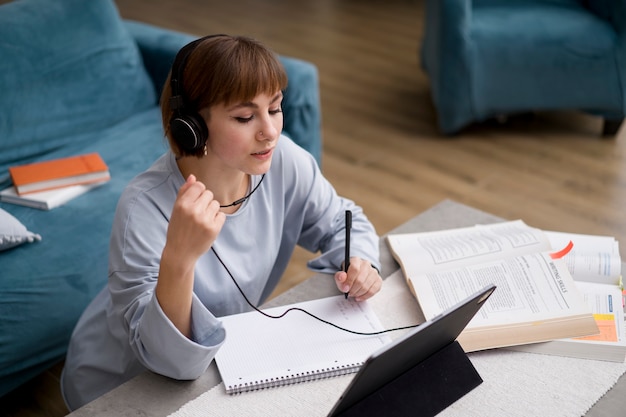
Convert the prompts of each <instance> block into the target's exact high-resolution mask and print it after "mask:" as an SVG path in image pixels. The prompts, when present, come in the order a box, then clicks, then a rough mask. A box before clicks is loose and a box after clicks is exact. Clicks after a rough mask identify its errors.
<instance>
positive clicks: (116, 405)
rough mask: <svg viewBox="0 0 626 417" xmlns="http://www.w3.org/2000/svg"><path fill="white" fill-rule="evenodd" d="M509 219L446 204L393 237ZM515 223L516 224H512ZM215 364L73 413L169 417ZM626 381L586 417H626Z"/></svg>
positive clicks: (324, 286)
mask: <svg viewBox="0 0 626 417" xmlns="http://www.w3.org/2000/svg"><path fill="white" fill-rule="evenodd" d="M502 220H504V219H501V218H498V217H496V216H493V215H491V214H488V213H485V212H482V211H479V210H476V209H474V208H471V207H468V206H465V205H463V204H459V203H456V202H453V201H450V200H445V201H443V202H441V203H439V204H437V205H435V206H433V207H432V208H430V209H428V210H427V211H425V212H424V213H422V214H420V215H418V216H416V217H414V218H413V219H411V220H409V221H408V222H406V223H404V224H403V225H401V226H399V227H398V228H396V229H394V230H392V231H391V232H390V233H405V232H425V231H434V230H441V229H449V228H454V227H465V226H473V225H475V224H477V223H494V222H498V221H502ZM507 220H514V219H507ZM380 248H381V263H382V271H381V275H382V276H383V277H386V276H388V275H389V274H391V273H392V272H394V271H395V270H396V269H398V267H399V266H398V264H397V263H396V262H395V261H394V259H393V257H392V256H391V253H390V252H389V250H388V248H387V246H386V244H385V243H384V241H383V239H381V246H380ZM336 294H337V289H336V287H335V285H334V282H333V280H332V278H331V277H329V276H324V275H314V276H312V277H311V278H310V279H308V280H307V281H305V282H303V283H301V284H299V285H297V286H295V287H294V288H292V289H290V290H289V291H287V292H285V293H283V294H281V295H280V296H278V297H276V298H275V299H273V300H272V301H271V302H269V303H267V305H265V306H264V307H270V306H278V305H283V304H290V303H294V302H297V301H304V300H311V299H315V298H321V297H327V296H330V295H336ZM219 382H220V377H219V373H218V371H217V367H216V366H215V363H213V364H211V366H210V367H209V369H208V370H207V372H205V374H204V375H202V376H201V377H200V378H198V379H197V380H195V381H175V380H172V379H169V378H166V377H163V376H160V375H157V374H154V373H151V372H144V373H143V374H141V375H139V376H137V377H135V378H134V379H132V380H130V381H128V382H126V383H125V384H123V385H121V386H120V387H118V388H116V389H114V390H113V391H111V392H109V393H108V394H105V395H104V396H102V397H100V398H98V399H96V400H95V401H93V402H91V403H89V404H87V405H85V406H84V407H82V408H80V409H79V410H76V411H74V412H73V413H71V414H69V415H70V416H72V417H80V416H118V417H126V416H128V417H130V416H168V415H169V414H171V413H173V412H175V411H176V410H178V409H179V408H180V407H181V406H182V405H183V404H185V403H187V402H188V401H191V400H193V399H195V398H196V397H198V396H199V395H201V394H203V393H204V392H206V391H207V390H209V389H211V388H212V387H214V386H215V385H217V384H219ZM625 410H626V376H622V377H621V378H620V379H619V381H618V382H617V384H616V385H615V386H614V387H613V388H612V389H611V390H610V391H609V392H607V393H606V394H605V395H604V396H603V397H602V398H601V399H600V401H598V402H597V403H596V404H595V405H594V406H593V407H592V408H591V410H589V412H588V413H587V414H586V415H585V416H586V417H605V416H620V415H626V411H625Z"/></svg>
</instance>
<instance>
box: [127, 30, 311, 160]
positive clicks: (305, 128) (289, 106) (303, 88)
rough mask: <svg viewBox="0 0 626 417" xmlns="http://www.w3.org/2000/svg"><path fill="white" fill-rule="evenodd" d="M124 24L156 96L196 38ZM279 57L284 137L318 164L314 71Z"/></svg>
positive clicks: (301, 61)
mask: <svg viewBox="0 0 626 417" xmlns="http://www.w3.org/2000/svg"><path fill="white" fill-rule="evenodd" d="M124 22H125V25H126V27H127V29H128V31H129V32H130V33H131V35H132V36H133V37H134V38H135V40H136V42H137V45H138V46H139V50H140V51H141V55H142V58H143V61H144V65H145V67H146V70H147V71H148V73H149V74H150V77H151V78H152V81H153V83H154V87H155V90H156V91H157V93H158V95H159V96H160V95H161V90H162V88H163V84H164V83H165V80H166V79H167V75H168V73H169V71H170V69H171V67H172V64H173V63H174V58H175V57H176V54H177V53H178V51H179V50H180V48H182V47H183V46H184V45H186V44H187V43H189V42H191V41H193V40H195V39H197V38H198V37H197V36H194V35H190V34H186V33H182V32H177V31H174V30H170V29H165V28H160V27H158V26H153V25H150V24H147V23H142V22H137V21H133V20H125V21H124ZM279 58H280V60H281V62H282V64H283V66H284V67H285V71H286V72H287V77H288V79H289V85H288V86H287V89H286V90H285V92H284V100H283V114H284V130H285V134H286V135H288V136H289V137H290V138H291V139H293V141H294V142H296V143H297V144H298V145H300V146H301V147H302V148H304V149H306V150H307V151H309V152H310V153H311V154H312V155H313V156H314V157H315V159H316V160H317V163H318V164H320V163H321V157H322V135H321V109H320V96H319V79H318V72H317V68H316V67H315V66H314V65H313V64H311V63H310V62H306V61H303V60H299V59H295V58H288V57H284V56H280V57H279Z"/></svg>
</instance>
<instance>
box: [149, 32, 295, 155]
mask: <svg viewBox="0 0 626 417" xmlns="http://www.w3.org/2000/svg"><path fill="white" fill-rule="evenodd" d="M181 71H182V74H181V78H182V85H181V86H180V87H179V89H180V90H181V91H182V93H181V94H182V95H183V96H184V101H185V112H186V113H190V112H195V113H199V112H200V111H201V110H204V109H207V108H209V107H211V106H214V105H217V104H224V105H226V106H228V105H231V104H235V103H239V102H245V101H250V100H252V99H254V97H256V96H257V95H259V94H262V93H266V94H274V93H275V92H277V91H279V90H284V89H285V88H286V87H287V74H286V72H285V69H284V68H283V66H282V64H281V63H280V61H279V60H278V57H277V55H276V54H275V53H274V52H272V51H271V50H270V49H268V48H267V47H265V46H264V45H263V44H261V43H260V42H258V41H256V40H254V39H251V38H248V37H245V36H229V35H220V36H213V37H207V38H206V39H203V40H202V41H200V42H199V43H198V44H197V45H196V46H195V48H194V49H193V51H192V52H191V53H190V54H189V56H188V58H187V61H186V62H185V65H184V68H181ZM171 77H172V72H171V70H170V73H169V75H168V77H167V80H166V81H165V85H164V87H163V92H162V93H161V115H162V119H163V128H164V130H165V135H166V136H167V138H168V141H169V143H170V147H171V148H172V150H173V151H174V152H175V153H176V154H177V155H181V147H180V146H179V145H178V144H177V142H176V139H175V138H173V137H172V134H171V132H170V120H171V119H172V117H173V115H174V112H173V110H172V108H171V106H170V97H171V96H172V88H171ZM200 151H201V149H200V150H199V152H200Z"/></svg>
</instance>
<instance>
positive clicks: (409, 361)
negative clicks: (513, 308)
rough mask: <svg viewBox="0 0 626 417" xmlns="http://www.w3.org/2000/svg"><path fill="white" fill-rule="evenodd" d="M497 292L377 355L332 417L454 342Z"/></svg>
mask: <svg viewBox="0 0 626 417" xmlns="http://www.w3.org/2000/svg"><path fill="white" fill-rule="evenodd" d="M495 289H496V287H495V285H489V286H487V287H485V288H483V289H482V290H480V291H479V292H477V293H476V294H474V295H472V296H470V297H468V298H466V299H465V300H463V301H461V302H459V303H458V304H456V305H455V306H453V307H451V308H449V309H448V310H446V311H444V312H443V313H441V314H440V315H438V316H436V317H434V318H433V319H432V320H428V321H426V322H424V323H423V324H421V325H420V326H419V327H417V328H415V329H414V330H412V331H410V332H409V333H407V334H406V335H404V336H402V337H400V338H398V339H396V340H395V341H393V342H392V343H391V344H389V345H387V346H385V347H383V348H382V349H380V350H379V351H377V352H374V353H373V354H372V355H371V356H370V357H369V358H368V359H367V360H366V361H365V363H364V364H363V365H362V366H361V368H360V369H359V372H358V373H357V374H356V375H355V377H354V379H352V381H351V382H350V384H349V385H348V387H347V388H346V389H345V391H344V392H343V394H342V395H341V397H340V398H339V400H338V401H337V403H336V404H335V405H334V407H333V409H332V410H331V412H330V414H329V417H335V416H338V415H339V414H340V413H342V412H343V411H345V410H347V409H348V408H350V407H351V406H353V405H354V404H356V403H357V402H359V401H360V400H362V399H363V398H365V397H367V396H368V395H370V394H371V393H373V392H375V391H376V390H378V389H379V388H380V387H382V386H383V385H385V384H387V383H388V382H390V381H392V380H393V379H395V378H397V377H398V376H400V375H402V374H403V373H404V372H406V371H407V370H409V369H412V368H413V367H414V366H416V365H417V364H419V363H420V362H422V361H423V360H425V359H426V358H428V357H430V356H431V355H432V354H434V353H435V352H438V351H439V350H441V349H442V348H444V347H446V346H447V345H449V344H450V343H452V342H454V341H455V340H456V338H457V337H458V336H459V334H460V333H461V332H462V331H463V329H464V328H465V326H467V324H468V323H469V322H470V320H471V319H472V317H474V315H475V314H476V313H477V312H478V310H480V308H481V307H482V305H483V304H484V303H485V301H486V300H487V298H489V296H490V295H491V294H492V293H493V291H494V290H495Z"/></svg>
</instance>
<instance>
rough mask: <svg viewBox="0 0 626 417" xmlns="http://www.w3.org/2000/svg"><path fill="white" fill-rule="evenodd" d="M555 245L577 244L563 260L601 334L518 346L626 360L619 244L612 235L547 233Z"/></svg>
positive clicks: (603, 358)
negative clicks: (569, 242)
mask: <svg viewBox="0 0 626 417" xmlns="http://www.w3.org/2000/svg"><path fill="white" fill-rule="evenodd" d="M546 235H547V236H548V239H549V240H550V242H551V243H552V246H553V247H555V248H558V247H561V246H563V245H564V244H565V243H566V242H567V241H572V242H573V243H574V246H573V249H572V251H571V252H570V253H568V254H567V255H565V256H564V257H563V259H564V260H565V262H566V263H567V266H568V270H569V271H570V273H571V274H572V277H573V278H574V281H575V283H576V286H577V287H578V289H579V290H580V292H581V293H582V295H583V298H584V299H585V302H586V303H587V305H588V306H589V308H590V309H591V311H592V312H593V316H594V318H595V320H596V323H597V325H598V327H599V329H600V334H598V335H593V336H587V337H581V338H569V339H559V340H555V341H550V342H545V343H534V344H530V345H523V346H514V347H512V349H514V350H521V351H524V352H534V353H545V354H552V355H560V356H570V357H576V358H584V359H597V360H607V361H614V362H624V360H625V359H626V323H625V322H624V308H623V301H622V289H621V287H622V284H621V266H622V263H621V257H620V254H619V244H618V242H617V241H616V240H615V238H613V237H610V236H594V235H581V234H572V233H561V232H549V231H547V232H546Z"/></svg>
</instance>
